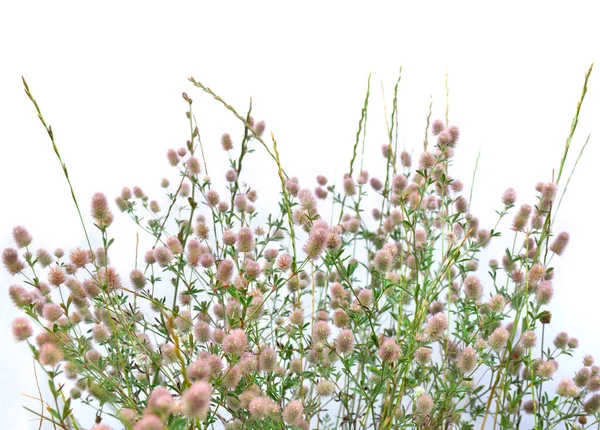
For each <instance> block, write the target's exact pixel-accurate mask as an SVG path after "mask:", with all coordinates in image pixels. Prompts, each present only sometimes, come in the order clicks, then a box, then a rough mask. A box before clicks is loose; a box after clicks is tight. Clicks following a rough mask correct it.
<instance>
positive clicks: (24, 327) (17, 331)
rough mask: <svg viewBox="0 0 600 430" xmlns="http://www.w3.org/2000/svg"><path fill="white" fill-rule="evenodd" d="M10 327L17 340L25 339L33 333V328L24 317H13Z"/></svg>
mask: <svg viewBox="0 0 600 430" xmlns="http://www.w3.org/2000/svg"><path fill="white" fill-rule="evenodd" d="M11 328H12V333H13V336H14V338H15V339H16V340H17V341H18V342H21V341H24V340H27V339H29V338H30V337H31V336H32V335H33V328H32V327H31V323H30V322H29V320H28V319H27V318H26V317H17V318H15V319H14V320H13V322H12V325H11Z"/></svg>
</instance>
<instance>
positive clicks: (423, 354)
mask: <svg viewBox="0 0 600 430" xmlns="http://www.w3.org/2000/svg"><path fill="white" fill-rule="evenodd" d="M432 353H433V349H431V348H428V347H425V346H420V347H419V348H417V350H416V351H415V360H416V361H417V362H418V363H420V364H422V365H424V364H427V363H428V362H429V360H431V354H432Z"/></svg>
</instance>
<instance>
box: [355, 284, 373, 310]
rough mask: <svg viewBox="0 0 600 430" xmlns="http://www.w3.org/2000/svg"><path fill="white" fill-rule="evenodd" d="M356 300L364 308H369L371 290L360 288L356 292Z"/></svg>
mask: <svg viewBox="0 0 600 430" xmlns="http://www.w3.org/2000/svg"><path fill="white" fill-rule="evenodd" d="M358 301H359V302H360V304H361V305H362V306H364V307H366V308H370V307H371V305H372V304H373V291H371V290H368V289H366V288H365V289H362V290H360V291H359V292H358Z"/></svg>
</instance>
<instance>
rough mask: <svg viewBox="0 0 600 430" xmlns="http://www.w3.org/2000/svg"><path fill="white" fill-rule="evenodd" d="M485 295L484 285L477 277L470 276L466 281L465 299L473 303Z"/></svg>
mask: <svg viewBox="0 0 600 430" xmlns="http://www.w3.org/2000/svg"><path fill="white" fill-rule="evenodd" d="M482 295H483V285H481V281H480V280H479V278H477V277H476V276H475V275H469V276H467V278H466V279H465V297H466V298H467V299H469V300H472V301H477V300H480V299H481V296H482Z"/></svg>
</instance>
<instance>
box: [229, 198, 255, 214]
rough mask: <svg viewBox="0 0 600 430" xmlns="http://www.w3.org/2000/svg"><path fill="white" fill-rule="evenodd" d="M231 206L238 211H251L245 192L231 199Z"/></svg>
mask: <svg viewBox="0 0 600 430" xmlns="http://www.w3.org/2000/svg"><path fill="white" fill-rule="evenodd" d="M233 206H234V207H235V209H236V210H237V211H238V212H244V211H248V212H252V211H251V210H250V205H249V204H248V199H247V197H246V195H245V194H238V195H236V196H235V198H234V199H233Z"/></svg>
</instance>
